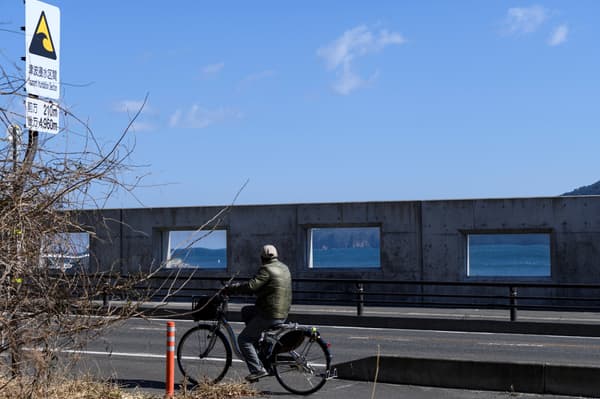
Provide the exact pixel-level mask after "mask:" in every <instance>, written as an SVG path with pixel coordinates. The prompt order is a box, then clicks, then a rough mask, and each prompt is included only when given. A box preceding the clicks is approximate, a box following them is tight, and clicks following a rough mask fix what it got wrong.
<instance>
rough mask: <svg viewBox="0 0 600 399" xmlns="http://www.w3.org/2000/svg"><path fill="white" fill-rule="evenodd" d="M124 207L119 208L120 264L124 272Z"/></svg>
mask: <svg viewBox="0 0 600 399" xmlns="http://www.w3.org/2000/svg"><path fill="white" fill-rule="evenodd" d="M124 242H125V240H124V239H123V209H119V264H120V269H121V272H123V263H124V262H123V243H124Z"/></svg>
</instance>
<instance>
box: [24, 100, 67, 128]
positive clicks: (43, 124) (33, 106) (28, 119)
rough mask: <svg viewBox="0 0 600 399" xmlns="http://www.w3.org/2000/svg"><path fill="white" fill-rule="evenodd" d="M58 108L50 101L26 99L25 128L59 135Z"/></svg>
mask: <svg viewBox="0 0 600 399" xmlns="http://www.w3.org/2000/svg"><path fill="white" fill-rule="evenodd" d="M59 115H60V112H59V110H58V106H57V105H56V104H53V103H51V102H50V101H43V100H40V99H37V98H31V97H28V98H26V99H25V127H26V128H27V129H31V130H36V131H38V132H46V133H54V134H56V133H58V125H59V123H58V122H59Z"/></svg>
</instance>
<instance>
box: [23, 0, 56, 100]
mask: <svg viewBox="0 0 600 399" xmlns="http://www.w3.org/2000/svg"><path fill="white" fill-rule="evenodd" d="M25 52H26V54H27V55H26V57H25V59H26V70H25V78H26V79H27V82H26V86H25V89H26V90H27V93H28V94H33V95H36V96H40V97H49V98H53V99H55V100H58V98H59V97H60V69H59V64H60V9H59V8H58V7H55V6H51V5H50V4H46V3H43V2H41V1H38V0H27V2H26V3H25Z"/></svg>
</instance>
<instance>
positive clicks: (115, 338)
mask: <svg viewBox="0 0 600 399" xmlns="http://www.w3.org/2000/svg"><path fill="white" fill-rule="evenodd" d="M192 325H193V323H192V322H188V321H181V320H179V321H177V337H181V336H182V335H183V333H184V332H185V331H186V330H187V329H188V328H190V327H191V326H192ZM233 325H234V330H236V333H237V332H239V330H240V329H241V324H240V323H233ZM165 330H166V321H165V320H156V319H152V320H141V319H136V320H130V321H128V322H126V323H124V324H123V325H120V326H118V327H116V328H114V329H112V330H111V331H110V332H109V333H108V334H107V335H106V336H105V337H104V338H103V339H100V340H97V341H95V342H93V343H91V344H90V345H89V346H88V348H87V351H86V352H85V353H82V354H81V360H80V362H79V364H78V369H79V370H80V371H82V372H88V371H89V372H90V373H92V374H94V375H96V376H101V377H105V378H114V379H117V380H119V381H120V382H121V383H122V384H124V385H126V386H131V387H133V386H140V387H141V388H142V389H145V390H151V391H153V392H158V393H159V392H164V383H163V381H164V375H165V370H164V367H165V366H164V364H165V361H164V353H165V340H166V338H165ZM320 331H321V335H322V337H323V338H324V339H325V340H326V341H328V342H329V343H331V351H332V354H333V356H334V359H333V363H334V364H335V363H340V362H344V361H349V360H353V359H358V358H362V357H366V356H372V355H375V354H377V352H378V351H380V353H381V354H385V355H401V356H414V357H425V358H451V359H474V360H496V361H511V362H544V363H549V364H574V365H595V366H598V365H600V356H599V355H600V338H590V337H560V336H540V335H521V334H492V333H465V332H444V331H416V330H393V329H378V328H354V327H322V328H320ZM245 374H247V370H246V369H245V366H244V364H243V363H242V362H241V361H239V360H238V361H234V367H233V369H232V370H230V372H229V374H228V375H229V376H230V377H232V378H238V379H241V378H243V376H244V375H245ZM180 378H181V375H180V374H179V371H178V370H176V380H179V379H180ZM257 387H258V388H259V389H261V390H263V391H265V393H267V397H269V396H273V397H275V396H277V397H278V396H281V395H282V394H284V393H285V391H284V390H283V388H281V387H280V386H279V385H278V384H277V381H276V380H275V379H274V378H266V379H264V380H261V382H259V383H258V384H257ZM375 389H376V396H375V397H378V398H397V397H407V398H465V399H469V398H509V397H510V398H515V397H517V398H520V397H522V398H538V397H544V398H559V396H549V395H545V396H537V395H514V394H510V393H494V392H476V391H464V390H445V389H434V388H427V387H408V386H398V385H387V384H377V385H376V387H375ZM372 390H373V384H370V383H363V382H355V381H344V380H332V381H329V382H328V383H327V384H326V385H325V388H324V389H323V390H322V391H320V392H319V393H317V394H315V395H312V396H311V397H314V398H341V397H344V398H347V397H371V392H372ZM286 397H295V396H294V395H287V394H286Z"/></svg>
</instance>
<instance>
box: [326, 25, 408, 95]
mask: <svg viewBox="0 0 600 399" xmlns="http://www.w3.org/2000/svg"><path fill="white" fill-rule="evenodd" d="M405 42H406V39H404V37H403V36H402V35H401V34H399V33H396V32H388V31H387V30H381V31H379V34H374V33H373V32H371V31H370V30H369V29H368V28H367V27H366V26H364V25H360V26H357V27H356V28H353V29H350V30H347V31H346V32H344V33H343V34H342V36H340V37H339V38H337V39H336V40H334V41H333V42H331V43H329V44H328V45H326V46H323V47H321V48H319V49H318V50H317V55H318V56H319V57H321V58H323V59H324V60H325V63H326V64H327V68H328V69H329V70H334V71H337V75H338V80H337V81H336V82H335V83H334V84H333V89H334V90H335V91H336V92H337V93H339V94H342V95H347V94H350V93H351V92H352V91H354V90H356V89H358V88H361V87H364V86H366V85H367V83H369V82H371V81H372V80H373V79H372V78H371V79H368V80H365V79H363V78H361V77H360V76H359V75H358V74H357V73H356V72H354V68H353V63H354V61H355V60H356V59H357V58H359V57H364V56H366V55H367V54H371V53H375V52H379V51H382V50H383V49H384V48H385V47H387V46H390V45H395V44H397V45H400V44H403V43H405Z"/></svg>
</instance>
